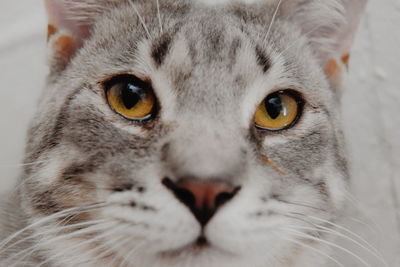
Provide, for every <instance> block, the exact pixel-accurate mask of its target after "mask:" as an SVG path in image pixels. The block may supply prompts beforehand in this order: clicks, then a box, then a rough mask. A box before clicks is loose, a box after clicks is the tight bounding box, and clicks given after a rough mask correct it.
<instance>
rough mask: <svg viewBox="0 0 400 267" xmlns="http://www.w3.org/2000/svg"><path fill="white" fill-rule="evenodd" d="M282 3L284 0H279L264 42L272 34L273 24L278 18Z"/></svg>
mask: <svg viewBox="0 0 400 267" xmlns="http://www.w3.org/2000/svg"><path fill="white" fill-rule="evenodd" d="M281 4H282V0H279V2H278V4H277V6H276V9H275V11H274V15H273V16H272V18H271V22H270V23H269V26H268V30H267V34H266V35H265V38H264V43H265V42H267V39H268V37H269V35H270V34H271V30H272V26H273V24H274V22H275V20H276V16H277V15H278V11H279V8H280V6H281Z"/></svg>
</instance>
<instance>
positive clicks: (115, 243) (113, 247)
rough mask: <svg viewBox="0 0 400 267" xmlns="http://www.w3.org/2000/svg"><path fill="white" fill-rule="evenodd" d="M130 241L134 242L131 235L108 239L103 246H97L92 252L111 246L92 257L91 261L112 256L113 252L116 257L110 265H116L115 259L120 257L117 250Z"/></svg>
mask: <svg viewBox="0 0 400 267" xmlns="http://www.w3.org/2000/svg"><path fill="white" fill-rule="evenodd" d="M128 242H132V237H131V236H128V237H125V238H123V239H121V237H120V236H118V237H117V238H114V239H111V240H106V242H104V244H103V245H102V246H99V247H96V248H95V249H92V250H91V252H96V251H99V250H101V249H104V248H106V247H109V248H108V249H106V250H104V251H103V252H101V253H100V254H99V255H97V256H96V257H95V258H91V259H90V260H89V262H91V263H95V262H96V261H97V260H99V259H102V258H107V257H110V255H109V254H110V253H113V254H114V259H113V260H112V262H111V264H110V266H114V265H113V262H114V261H115V258H116V259H118V257H117V256H118V255H117V250H118V249H119V248H120V247H123V246H125V245H126V244H127V243H128ZM113 251H114V252H113Z"/></svg>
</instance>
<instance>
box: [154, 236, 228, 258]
mask: <svg viewBox="0 0 400 267" xmlns="http://www.w3.org/2000/svg"><path fill="white" fill-rule="evenodd" d="M210 252H214V253H215V252H216V253H218V254H224V255H226V256H232V255H233V254H232V253H229V252H227V251H225V250H223V249H221V248H219V247H217V246H215V245H213V244H211V243H210V242H209V241H208V239H207V238H206V236H205V235H203V234H201V235H199V237H198V238H197V239H196V240H194V241H193V242H191V243H189V244H187V245H184V246H182V247H180V248H177V249H173V250H166V251H162V252H161V253H160V255H161V257H163V258H177V257H180V256H181V255H183V254H184V255H187V254H192V255H193V256H201V255H204V254H207V253H210Z"/></svg>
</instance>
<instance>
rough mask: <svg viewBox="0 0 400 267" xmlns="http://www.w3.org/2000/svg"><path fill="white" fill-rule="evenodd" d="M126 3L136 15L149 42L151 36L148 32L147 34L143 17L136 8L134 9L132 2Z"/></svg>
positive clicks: (147, 30)
mask: <svg viewBox="0 0 400 267" xmlns="http://www.w3.org/2000/svg"><path fill="white" fill-rule="evenodd" d="M128 2H129V4H130V5H131V7H132V8H133V10H134V11H135V13H136V15H137V16H138V18H139V21H140V23H141V24H142V26H143V28H144V30H145V31H146V34H147V37H148V39H149V40H150V39H151V35H150V32H149V29H148V28H147V26H146V23H145V22H144V19H143V17H142V16H141V15H140V13H139V11H138V10H137V8H136V6H135V4H134V3H133V2H132V0H129V1H128Z"/></svg>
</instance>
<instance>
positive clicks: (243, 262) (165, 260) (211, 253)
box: [127, 247, 326, 267]
mask: <svg viewBox="0 0 400 267" xmlns="http://www.w3.org/2000/svg"><path fill="white" fill-rule="evenodd" d="M307 256H308V257H306V255H304V256H301V255H293V258H291V259H287V258H279V257H277V255H272V253H268V252H264V253H257V254H254V253H253V254H249V255H235V254H231V253H227V252H225V251H221V250H219V249H216V248H213V247H209V248H203V249H201V250H199V249H186V250H182V251H180V252H177V251H174V252H164V253H163V254H162V255H156V256H155V255H153V256H151V255H147V256H145V255H141V259H137V258H136V259H135V260H133V261H130V263H131V266H134V267H149V266H152V267H170V266H174V267H185V266H190V267H247V266H251V267H266V266H268V267H304V266H307V267H317V266H318V267H320V266H326V265H324V264H326V263H325V261H324V260H323V259H321V258H316V257H315V255H314V257H309V256H310V255H307ZM127 266H130V265H129V264H127Z"/></svg>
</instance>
